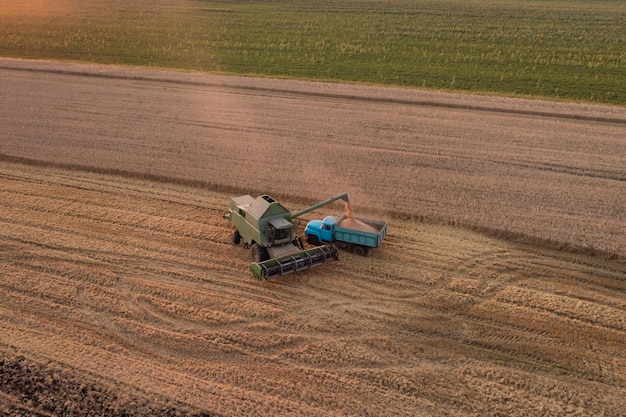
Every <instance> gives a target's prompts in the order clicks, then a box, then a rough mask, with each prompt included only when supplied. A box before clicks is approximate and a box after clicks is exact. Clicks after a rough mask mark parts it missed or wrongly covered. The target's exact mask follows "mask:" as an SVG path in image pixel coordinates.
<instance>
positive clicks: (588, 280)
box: [0, 162, 626, 416]
mask: <svg viewBox="0 0 626 417" xmlns="http://www.w3.org/2000/svg"><path fill="white" fill-rule="evenodd" d="M0 179H1V182H2V187H1V188H0V205H1V207H0V213H1V214H0V231H1V233H0V256H2V259H3V262H2V264H1V265H0V272H1V274H2V277H3V283H2V287H1V288H0V291H1V292H2V300H3V302H2V305H1V306H0V309H1V314H0V318H1V321H0V329H1V332H0V335H1V336H0V349H1V351H2V354H3V356H4V357H5V359H4V360H3V364H2V365H3V368H2V369H3V372H2V375H3V376H4V377H5V378H6V377H7V375H9V376H11V377H16V375H17V376H19V375H18V374H19V373H18V372H15V369H21V370H23V369H28V370H30V373H29V375H31V376H32V375H33V374H36V373H37V372H40V373H42V374H43V375H47V378H48V379H49V380H57V381H65V382H64V384H65V385H62V386H65V387H67V388H66V392H63V391H61V393H60V394H56V395H59V396H60V397H61V398H63V396H66V398H65V401H62V402H61V403H58V402H57V403H55V404H57V405H56V407H61V408H62V407H63V406H61V405H59V404H65V405H64V406H67V407H74V409H77V410H81V409H85V408H88V407H90V406H93V403H92V402H89V401H88V400H89V399H90V398H91V397H88V396H87V395H86V394H84V391H86V390H89V389H91V392H92V394H93V393H96V394H99V395H100V397H98V398H108V401H109V402H110V404H112V406H111V407H112V408H111V409H117V410H118V411H119V410H125V411H126V412H128V413H130V414H133V413H141V412H142V411H144V412H145V410H146V407H148V405H146V404H151V407H155V409H158V410H161V411H162V410H169V411H170V412H176V413H179V414H193V413H200V412H210V413H215V414H217V415H232V416H239V415H251V414H257V415H329V416H330V415H420V414H428V415H466V414H467V413H470V414H472V413H477V414H481V415H489V414H496V413H498V412H500V413H504V414H507V415H512V416H514V415H527V414H528V413H530V414H543V415H566V414H568V413H572V412H574V413H581V414H582V415H598V414H601V413H604V414H605V415H615V416H617V415H619V413H620V412H621V411H622V410H623V409H624V406H625V402H624V398H626V396H625V395H624V394H625V393H626V378H625V377H624V375H626V354H625V352H624V348H623V346H624V345H625V344H626V322H625V321H624V315H623V311H624V309H625V308H626V300H625V299H624V291H625V289H626V288H625V287H626V283H625V282H624V269H623V265H622V264H620V263H619V262H616V261H606V260H604V261H601V260H594V259H590V258H587V257H584V256H580V255H568V254H566V253H563V252H558V251H550V250H542V249H533V248H531V247H529V246H524V245H521V244H514V243H507V242H504V241H500V240H497V239H492V238H489V237H485V236H481V235H477V234H474V233H472V232H468V231H463V230H459V229H456V228H452V227H447V226H436V225H428V224H423V223H419V222H414V221H401V220H391V221H390V225H389V226H390V230H392V231H393V233H391V234H390V236H389V237H388V239H387V240H386V242H385V245H383V247H381V248H380V249H379V250H377V251H376V252H374V254H373V256H371V257H368V258H361V257H357V256H353V255H351V254H346V253H342V256H341V259H340V261H338V262H335V263H332V264H329V265H326V266H325V267H322V268H317V269H314V270H311V271H308V272H304V273H301V274H298V275H293V276H288V277H284V278H281V279H278V280H276V281H275V282H270V283H259V282H256V281H255V280H254V279H253V278H252V277H251V276H250V274H249V273H248V271H247V266H248V262H249V261H248V253H247V251H246V250H243V249H240V248H236V247H233V246H232V243H231V242H230V237H229V231H230V228H229V225H228V224H227V222H226V221H225V220H223V219H222V215H223V214H224V207H225V206H226V205H225V202H226V201H227V199H228V197H229V196H228V195H227V194H224V193H220V192H214V191H209V190H207V189H202V188H194V187H186V186H182V185H174V184H164V183H159V182H150V181H142V180H138V179H132V178H121V177H118V176H107V175H101V174H94V173H85V172H80V171H69V170H63V169H54V168H48V167H40V166H27V165H21V164H13V163H8V162H2V163H0ZM285 204H286V205H287V206H288V207H291V208H293V209H298V208H300V206H301V203H298V202H297V201H295V202H294V201H289V200H286V201H285ZM335 209H338V210H341V208H337V207H331V208H328V209H323V210H322V212H321V214H326V213H330V212H333V210H335ZM50 369H51V371H49V370H50ZM55 378H56V379H55ZM31 382H32V381H31ZM78 385H80V386H81V387H82V389H78V390H77V391H78V392H72V389H76V386H78ZM72 387H73V388H72ZM85 387H87V388H85ZM25 392H27V390H24V391H19V390H16V391H15V392H8V393H7V394H4V396H3V398H2V400H1V401H0V407H3V409H4V410H10V409H11V407H13V409H16V408H18V407H27V408H28V409H30V410H39V411H45V410H47V409H46V408H45V407H46V406H45V402H43V400H41V399H40V400H39V401H34V402H33V401H32V400H31V401H30V402H27V401H26V399H24V398H23V395H25ZM111 392H113V393H115V396H112V395H111ZM81 393H82V394H81ZM107 395H108V397H107ZM137 399H139V400H137ZM42 404H43V405H42ZM48 407H50V406H48ZM81 407H82V408H81ZM142 407H143V408H142ZM92 411H93V410H92Z"/></svg>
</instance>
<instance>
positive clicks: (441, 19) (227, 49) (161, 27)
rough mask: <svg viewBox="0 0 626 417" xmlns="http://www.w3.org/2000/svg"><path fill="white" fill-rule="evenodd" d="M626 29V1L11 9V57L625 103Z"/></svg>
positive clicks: (182, 1) (0, 9) (6, 23)
mask: <svg viewBox="0 0 626 417" xmlns="http://www.w3.org/2000/svg"><path fill="white" fill-rule="evenodd" d="M49 3H54V4H53V5H50V4H49ZM625 22H626V2H624V1H622V0H614V1H608V0H604V1H603V0H545V1H540V0H537V1H530V0H500V1H496V0H346V1H342V0H283V1H278V0H277V1H270V0H261V1H210V0H179V1H167V0H136V1H133V2H127V1H125V0H111V1H106V2H104V1H101V0H98V1H96V0H58V2H49V1H45V0H31V1H29V0H0V55H2V56H6V57H24V58H39V59H58V60H71V61H86V62H97V63H108V64H125V65H139V66H152V67H165V68H180V69H189V70H199V71H207V72H219V73H230V74H243V75H259V76H270V77H285V78H304V79H316V80H327V81H341V82H356V83H370V84H381V85H398V86H406V87H419V88H428V89H443V90H462V91H469V92H481V93H489V94H503V95H519V96H534V97H547V98H552V99H562V100H572V101H586V102H598V103H607V104H617V105H625V104H626V88H624V86H626V23H625Z"/></svg>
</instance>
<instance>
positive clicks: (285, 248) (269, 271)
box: [224, 193, 349, 281]
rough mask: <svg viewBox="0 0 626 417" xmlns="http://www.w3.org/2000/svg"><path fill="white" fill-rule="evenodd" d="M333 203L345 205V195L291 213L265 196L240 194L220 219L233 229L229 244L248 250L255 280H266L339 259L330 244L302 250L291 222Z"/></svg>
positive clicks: (346, 196)
mask: <svg viewBox="0 0 626 417" xmlns="http://www.w3.org/2000/svg"><path fill="white" fill-rule="evenodd" d="M337 200H343V201H345V202H346V203H347V202H349V200H348V194H346V193H344V194H340V195H338V196H335V197H333V198H330V199H328V200H325V201H322V202H320V203H317V204H314V205H312V206H311V207H307V208H305V209H304V210H301V211H298V212H296V213H293V214H292V213H291V212H290V211H289V210H287V209H286V208H285V207H284V206H283V205H282V204H280V203H279V202H277V201H276V200H274V199H273V198H272V197H270V196H268V195H261V196H259V197H257V198H256V199H254V198H252V197H251V196H249V195H242V196H239V197H234V198H232V199H231V201H230V206H229V213H228V214H227V215H225V216H224V218H225V219H227V220H230V221H231V222H232V223H233V226H234V227H235V230H233V243H234V244H236V245H239V244H242V243H243V244H245V245H247V246H249V247H250V256H251V258H252V260H253V261H254V262H253V263H252V264H251V265H250V269H251V270H252V273H253V274H254V276H255V277H256V278H258V279H259V280H261V281H266V280H269V279H272V278H276V277H279V276H281V275H285V274H290V273H293V272H297V271H301V270H303V269H308V268H312V267H315V266H319V265H324V264H326V263H327V262H329V261H333V260H337V259H339V252H338V250H337V248H336V247H335V246H334V245H332V244H327V245H321V246H317V247H314V248H311V249H305V248H304V244H303V242H302V238H299V237H297V235H296V229H297V228H296V225H295V224H294V223H293V220H294V219H295V218H297V217H300V216H302V215H303V214H306V213H308V212H310V211H313V210H315V209H317V208H320V207H323V206H325V205H327V204H330V203H332V202H334V201H337Z"/></svg>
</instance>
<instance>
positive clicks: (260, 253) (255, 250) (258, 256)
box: [250, 243, 270, 262]
mask: <svg viewBox="0 0 626 417" xmlns="http://www.w3.org/2000/svg"><path fill="white" fill-rule="evenodd" d="M250 258H252V260H253V261H254V262H263V261H267V260H268V259H269V258H270V257H269V255H268V254H267V249H265V248H264V247H263V246H261V245H259V244H258V243H253V244H252V246H250Z"/></svg>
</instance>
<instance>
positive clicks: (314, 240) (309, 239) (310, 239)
mask: <svg viewBox="0 0 626 417" xmlns="http://www.w3.org/2000/svg"><path fill="white" fill-rule="evenodd" d="M306 241H307V242H309V243H310V244H311V245H313V246H319V244H320V240H319V239H318V238H317V236H315V235H308V236H307V237H306Z"/></svg>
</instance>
